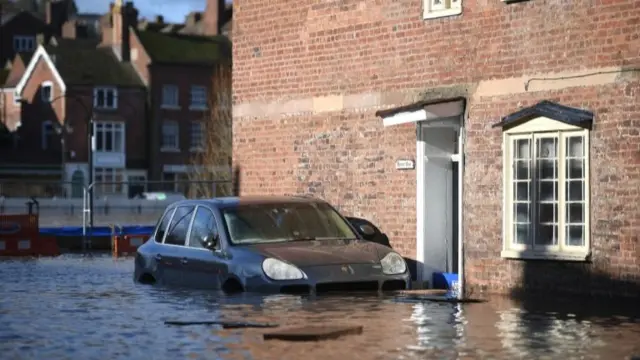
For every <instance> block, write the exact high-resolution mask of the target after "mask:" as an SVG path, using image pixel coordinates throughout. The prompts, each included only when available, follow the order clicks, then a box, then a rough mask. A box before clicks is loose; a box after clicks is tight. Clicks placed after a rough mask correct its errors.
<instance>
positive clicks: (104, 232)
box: [40, 225, 154, 256]
mask: <svg viewBox="0 0 640 360" xmlns="http://www.w3.org/2000/svg"><path fill="white" fill-rule="evenodd" d="M153 230H154V226H137V225H132V226H122V227H120V226H100V227H94V228H87V229H86V235H87V236H88V237H90V239H91V246H90V250H92V251H110V252H111V253H112V255H113V256H128V255H134V254H135V252H136V250H137V249H138V247H139V246H140V245H142V244H144V243H145V242H146V241H147V240H148V239H149V237H151V234H152V233H153ZM40 234H44V235H47V236H54V237H56V238H57V239H58V242H59V243H60V244H64V245H63V248H65V249H70V251H71V249H73V250H79V249H80V248H81V247H82V241H83V239H84V237H85V235H84V234H83V229H82V227H80V226H72V227H47V228H40Z"/></svg>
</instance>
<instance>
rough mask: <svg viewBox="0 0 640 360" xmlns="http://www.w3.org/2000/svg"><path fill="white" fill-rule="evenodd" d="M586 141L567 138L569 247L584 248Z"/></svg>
mask: <svg viewBox="0 0 640 360" xmlns="http://www.w3.org/2000/svg"><path fill="white" fill-rule="evenodd" d="M584 147H585V139H584V137H583V136H582V135H581V136H571V137H567V138H566V150H565V154H566V162H565V166H566V169H565V171H566V173H565V177H566V181H565V226H566V228H565V234H564V235H565V242H566V245H567V246H584V245H585V229H586V225H585V223H586V217H587V214H586V203H585V199H586V194H585V191H586V186H585V185H586V179H585V175H586V174H585V169H584V167H585V154H586V151H585V148H584Z"/></svg>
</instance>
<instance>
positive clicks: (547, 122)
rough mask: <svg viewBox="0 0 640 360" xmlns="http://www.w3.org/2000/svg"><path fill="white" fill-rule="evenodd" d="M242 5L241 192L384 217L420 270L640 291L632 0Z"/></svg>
mask: <svg viewBox="0 0 640 360" xmlns="http://www.w3.org/2000/svg"><path fill="white" fill-rule="evenodd" d="M234 11H235V14H234V17H235V19H234V29H233V34H234V53H233V56H234V73H233V81H234V84H233V91H234V163H235V165H238V166H240V167H241V169H242V177H241V179H242V180H241V189H242V192H243V193H245V194H249V193H252V194H256V193H273V194H282V193H312V194H316V195H318V196H320V197H323V198H326V199H327V200H329V201H331V202H332V203H334V204H336V205H338V206H339V207H340V208H341V209H342V210H343V211H344V212H345V213H346V214H353V215H359V216H362V217H365V218H368V219H370V220H373V221H374V222H375V223H377V224H378V225H379V226H380V227H381V228H382V230H383V231H385V232H387V233H388V234H389V237H390V238H391V242H392V245H393V247H394V248H395V249H397V250H398V251H399V252H401V253H402V254H403V255H405V256H406V257H408V258H412V259H415V260H417V262H418V268H417V277H418V280H419V281H418V283H419V284H421V285H422V284H424V285H429V284H428V283H431V281H432V275H433V273H437V272H443V271H444V272H447V271H448V272H458V270H459V269H461V270H462V271H461V273H460V274H459V275H461V276H460V281H461V283H462V284H463V286H464V289H465V291H466V292H467V294H469V293H471V292H474V291H476V292H477V291H480V290H486V291H491V292H501V293H509V292H518V291H519V290H527V291H529V290H554V291H570V292H579V293H606V294H615V295H625V294H626V295H639V294H640V243H639V240H638V238H639V234H640V206H638V203H639V202H640V192H639V190H638V189H640V171H639V170H638V169H640V167H639V166H638V165H639V164H640V152H639V149H640V148H639V146H640V133H639V132H638V126H640V122H639V119H640V105H638V104H639V100H640V80H639V79H640V72H639V69H640V38H639V36H640V21H639V19H640V6H638V2H637V1H634V0H617V1H608V2H587V1H577V2H576V1H573V2H539V1H524V2H507V1H498V0H496V1H489V2H487V1H478V0H452V1H449V2H443V1H439V0H411V1H400V2H398V1H390V0H389V1H378V2H371V1H340V2H336V1H327V2H322V3H313V4H310V3H305V2H290V1H283V0H281V1H269V2H264V1H258V0H245V1H242V2H239V3H238V4H235V9H234ZM460 255H461V256H460ZM462 275H463V276H462Z"/></svg>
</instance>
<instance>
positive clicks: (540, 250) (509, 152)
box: [501, 116, 591, 261]
mask: <svg viewBox="0 0 640 360" xmlns="http://www.w3.org/2000/svg"><path fill="white" fill-rule="evenodd" d="M575 136H581V137H582V139H583V145H582V146H583V148H582V151H583V174H582V176H583V178H582V179H583V181H584V184H583V202H584V209H583V219H582V220H583V224H584V230H583V237H584V244H583V245H582V246H571V245H568V236H567V234H566V232H567V228H566V224H567V220H568V215H567V211H568V210H567V209H568V206H567V204H568V201H569V200H567V197H566V191H567V190H566V187H567V173H568V171H569V168H568V166H567V161H566V159H567V139H568V138H570V137H575ZM545 137H555V138H557V139H558V140H557V141H558V146H557V150H556V151H557V162H558V166H557V169H556V170H555V171H557V176H556V179H557V180H556V181H557V186H556V191H557V197H556V199H557V200H556V201H557V204H558V205H557V218H556V221H557V226H558V234H557V245H538V244H536V235H537V231H539V228H540V224H539V223H538V221H537V220H538V219H537V216H538V208H539V199H538V191H537V188H538V186H539V185H537V176H535V175H537V174H533V173H532V172H535V171H536V169H537V167H536V166H534V164H535V163H536V159H537V156H536V155H537V140H536V139H540V138H545ZM589 137H590V131H589V130H588V129H585V128H583V127H579V126H575V125H571V124H567V123H564V122H560V121H556V120H553V119H550V118H546V117H543V116H540V117H537V118H534V119H531V120H529V121H527V122H525V123H523V124H521V125H519V126H515V127H513V128H511V129H508V130H505V131H504V132H503V139H502V140H503V145H502V147H503V249H502V253H501V255H502V257H503V258H515V259H544V260H564V261H585V260H586V259H587V258H588V257H589V255H590V248H591V242H590V240H591V239H590V214H591V206H590V205H591V204H590V176H589V175H590V174H589V173H590V158H589V157H590V151H589V150H590V141H589V140H590V139H589ZM518 139H529V140H530V148H529V153H530V160H529V168H528V169H529V170H528V171H529V174H530V184H529V190H528V193H529V200H530V201H531V206H530V208H529V220H530V222H531V225H530V228H529V236H528V239H527V244H516V243H514V241H515V235H514V207H515V204H516V202H517V200H516V199H514V195H515V194H514V190H513V182H514V167H515V162H514V156H515V148H514V147H515V140H518ZM532 213H533V214H532Z"/></svg>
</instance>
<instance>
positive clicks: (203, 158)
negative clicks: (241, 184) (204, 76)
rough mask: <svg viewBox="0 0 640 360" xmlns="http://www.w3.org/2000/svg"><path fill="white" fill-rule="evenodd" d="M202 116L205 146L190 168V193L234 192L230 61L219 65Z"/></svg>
mask: <svg viewBox="0 0 640 360" xmlns="http://www.w3.org/2000/svg"><path fill="white" fill-rule="evenodd" d="M208 97H209V99H208V110H207V112H206V113H205V116H204V117H203V119H202V134H203V135H202V147H201V151H200V152H196V153H194V155H193V157H192V160H191V165H192V169H191V171H190V172H189V182H190V186H189V196H190V197H205V198H211V197H216V196H230V195H232V191H233V189H232V184H231V180H232V172H231V153H232V148H233V143H232V141H233V140H232V114H231V65H230V64H220V65H217V66H216V68H215V70H214V72H213V77H212V82H211V89H210V91H209V93H208Z"/></svg>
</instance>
